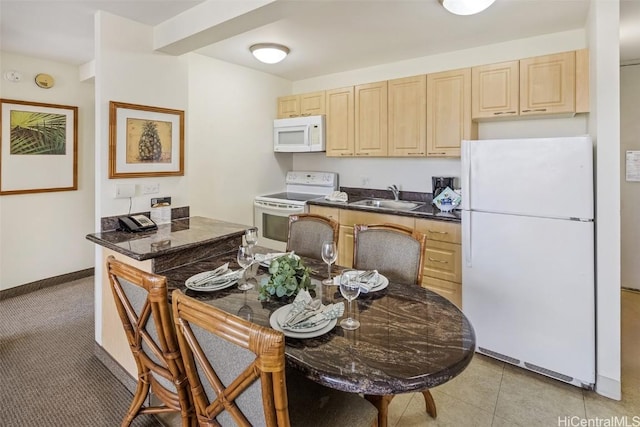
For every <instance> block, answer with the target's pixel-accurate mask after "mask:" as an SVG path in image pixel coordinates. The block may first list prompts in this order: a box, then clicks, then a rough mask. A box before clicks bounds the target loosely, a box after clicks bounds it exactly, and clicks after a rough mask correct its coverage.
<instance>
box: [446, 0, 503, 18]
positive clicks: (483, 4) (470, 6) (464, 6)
mask: <svg viewBox="0 0 640 427" xmlns="http://www.w3.org/2000/svg"><path fill="white" fill-rule="evenodd" d="M439 1H440V3H442V6H443V7H444V8H445V9H447V10H448V11H449V12H451V13H453V14H456V15H474V14H476V13H480V12H482V11H483V10H485V9H486V8H488V7H489V6H491V5H492V4H493V2H494V1H495V0H439Z"/></svg>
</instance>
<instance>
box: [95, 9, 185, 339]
mask: <svg viewBox="0 0 640 427" xmlns="http://www.w3.org/2000/svg"><path fill="white" fill-rule="evenodd" d="M94 22H95V88H96V91H95V106H96V107H95V108H96V112H95V122H96V129H95V144H96V157H95V164H96V167H95V177H96V186H95V191H96V197H95V210H96V215H95V229H96V230H99V228H100V218H101V217H105V216H112V215H122V214H126V213H127V212H128V210H129V199H115V198H114V196H115V191H116V184H120V183H131V184H135V185H136V186H137V187H138V189H137V193H136V196H135V197H133V198H132V207H131V211H132V212H140V211H148V210H149V209H150V199H151V198H152V197H156V196H171V197H172V204H173V206H185V205H188V204H189V199H188V177H189V162H188V161H187V160H188V154H189V145H190V136H189V131H188V129H185V159H187V160H185V175H184V176H180V177H162V178H138V179H132V178H127V179H109V178H108V177H109V101H117V102H127V103H131V104H140V105H149V106H155V107H162V108H171V109H176V110H187V107H188V102H187V99H188V96H187V90H188V85H187V78H188V75H187V64H186V60H185V59H184V58H181V57H174V56H169V55H165V54H160V53H155V52H154V51H153V28H152V27H149V26H146V25H142V24H140V23H137V22H134V21H130V20H127V19H124V18H121V17H119V16H116V15H111V14H109V13H106V12H98V13H97V14H96V16H95V20H94ZM188 114H189V112H188V111H187V112H186V113H185V122H186V121H188V117H189V116H188ZM185 127H186V125H185ZM146 183H158V184H159V185H160V192H159V193H158V194H152V195H141V194H140V186H141V185H143V184H146ZM94 246H95V265H96V267H95V268H96V271H95V277H96V280H95V299H96V304H95V316H94V318H95V328H96V330H95V339H96V341H97V342H98V344H103V342H102V332H103V330H102V309H103V306H102V303H103V301H102V278H103V274H102V270H103V265H102V262H103V260H102V249H101V247H99V246H98V245H94ZM105 304H107V302H105ZM111 326H114V325H109V326H108V325H105V327H111Z"/></svg>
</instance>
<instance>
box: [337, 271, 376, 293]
mask: <svg viewBox="0 0 640 427" xmlns="http://www.w3.org/2000/svg"><path fill="white" fill-rule="evenodd" d="M359 273H360V274H358V279H357V280H358V283H360V293H362V294H366V293H367V292H369V291H370V290H371V289H373V288H375V287H376V286H378V282H379V280H378V279H379V276H380V275H379V273H378V270H360V271H359ZM333 283H334V285H337V286H340V276H335V277H334V278H333Z"/></svg>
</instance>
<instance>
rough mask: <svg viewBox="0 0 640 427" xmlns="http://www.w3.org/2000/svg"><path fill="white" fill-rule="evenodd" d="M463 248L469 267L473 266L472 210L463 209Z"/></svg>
mask: <svg viewBox="0 0 640 427" xmlns="http://www.w3.org/2000/svg"><path fill="white" fill-rule="evenodd" d="M462 250H463V252H464V263H465V265H466V266H467V267H472V265H471V264H472V263H471V212H469V211H462Z"/></svg>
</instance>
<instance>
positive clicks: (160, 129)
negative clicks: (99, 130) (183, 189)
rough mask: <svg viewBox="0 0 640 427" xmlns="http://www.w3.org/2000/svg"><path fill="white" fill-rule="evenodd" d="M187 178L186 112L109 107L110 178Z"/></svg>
mask: <svg viewBox="0 0 640 427" xmlns="http://www.w3.org/2000/svg"><path fill="white" fill-rule="evenodd" d="M179 175H184V111H181V110H171V109H168V108H159V107H149V106H146V105H136V104H125V103H123V102H114V101H111V102H110V103H109V178H142V177H149V176H179Z"/></svg>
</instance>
